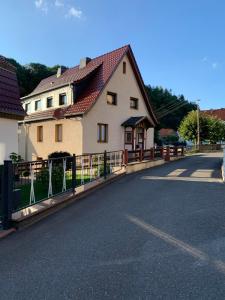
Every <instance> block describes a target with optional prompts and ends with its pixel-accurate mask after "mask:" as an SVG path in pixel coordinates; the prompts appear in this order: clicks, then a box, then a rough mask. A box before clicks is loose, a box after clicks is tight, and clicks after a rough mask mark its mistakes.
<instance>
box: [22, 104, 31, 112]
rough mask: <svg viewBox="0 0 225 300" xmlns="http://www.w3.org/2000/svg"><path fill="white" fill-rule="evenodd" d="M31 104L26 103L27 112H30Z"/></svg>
mask: <svg viewBox="0 0 225 300" xmlns="http://www.w3.org/2000/svg"><path fill="white" fill-rule="evenodd" d="M30 106H31V103H30V102H27V103H25V109H24V110H25V112H30ZM27 107H29V109H27Z"/></svg>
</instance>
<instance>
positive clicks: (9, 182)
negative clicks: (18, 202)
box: [2, 160, 13, 229]
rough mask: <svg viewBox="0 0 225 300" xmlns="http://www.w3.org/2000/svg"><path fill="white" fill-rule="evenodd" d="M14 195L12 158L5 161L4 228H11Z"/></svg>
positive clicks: (3, 191) (3, 180)
mask: <svg viewBox="0 0 225 300" xmlns="http://www.w3.org/2000/svg"><path fill="white" fill-rule="evenodd" d="M12 197H13V165H12V161H11V160H5V161H4V167H3V174H2V206H3V207H2V208H3V220H2V225H3V229H9V228H10V227H11V223H12Z"/></svg>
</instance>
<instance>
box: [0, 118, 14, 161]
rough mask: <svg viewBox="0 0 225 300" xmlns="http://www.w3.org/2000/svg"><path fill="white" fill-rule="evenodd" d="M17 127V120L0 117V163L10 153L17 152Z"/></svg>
mask: <svg viewBox="0 0 225 300" xmlns="http://www.w3.org/2000/svg"><path fill="white" fill-rule="evenodd" d="M17 129H18V123H17V120H11V119H5V118H0V165H1V164H2V163H3V161H4V160H5V159H9V154H10V153H12V152H16V153H18V135H17Z"/></svg>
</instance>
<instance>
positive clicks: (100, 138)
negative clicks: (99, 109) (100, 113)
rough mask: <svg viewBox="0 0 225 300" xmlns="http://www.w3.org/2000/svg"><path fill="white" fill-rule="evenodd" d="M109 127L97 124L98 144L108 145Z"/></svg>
mask: <svg viewBox="0 0 225 300" xmlns="http://www.w3.org/2000/svg"><path fill="white" fill-rule="evenodd" d="M102 128H104V135H105V136H104V138H103V137H102ZM108 133H109V125H108V124H105V123H98V124H97V142H98V143H108V140H109V137H108Z"/></svg>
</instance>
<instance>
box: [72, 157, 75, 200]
mask: <svg viewBox="0 0 225 300" xmlns="http://www.w3.org/2000/svg"><path fill="white" fill-rule="evenodd" d="M75 189H76V155H75V154H73V159H72V191H73V194H75V193H76V190H75Z"/></svg>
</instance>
